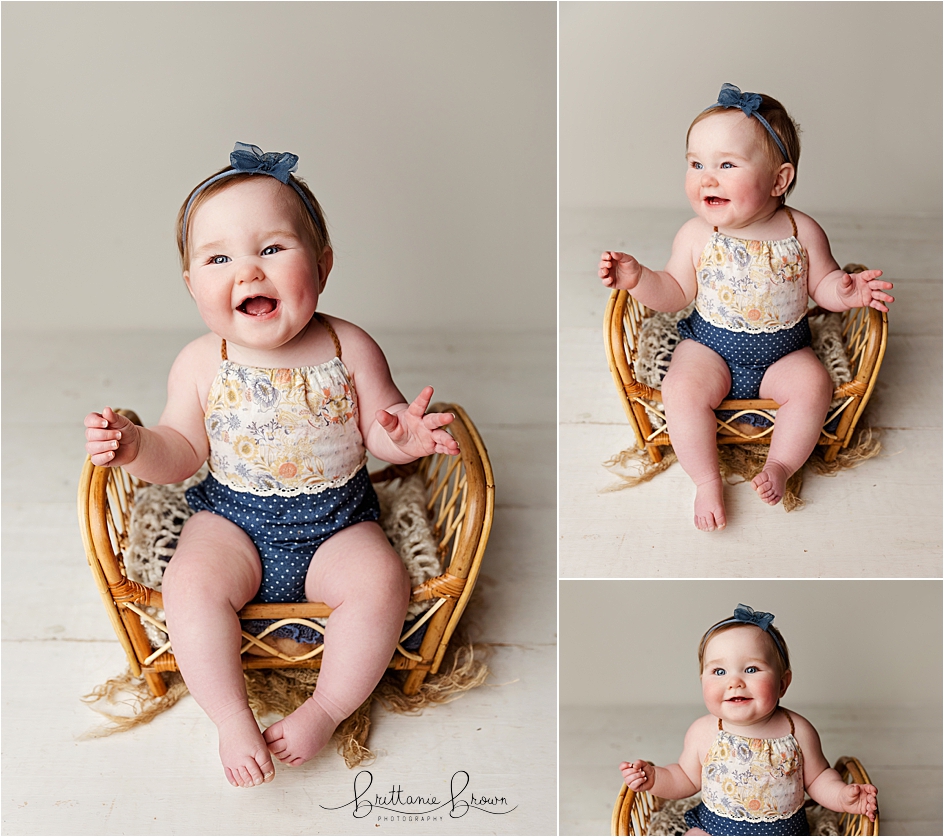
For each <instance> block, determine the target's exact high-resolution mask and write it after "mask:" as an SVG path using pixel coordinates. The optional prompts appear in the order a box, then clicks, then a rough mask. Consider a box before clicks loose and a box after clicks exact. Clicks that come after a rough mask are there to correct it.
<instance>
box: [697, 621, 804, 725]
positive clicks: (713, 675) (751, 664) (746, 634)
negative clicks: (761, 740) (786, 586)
mask: <svg viewBox="0 0 944 837" xmlns="http://www.w3.org/2000/svg"><path fill="white" fill-rule="evenodd" d="M782 666H783V662H782V660H781V659H780V655H779V654H778V653H777V649H776V648H775V647H774V644H773V641H772V640H771V639H770V638H769V637H768V636H767V635H766V634H765V633H764V632H763V631H762V630H761V629H760V628H757V627H755V626H753V625H744V626H738V627H736V628H729V629H727V630H725V631H722V632H721V633H718V634H715V635H713V636H712V637H711V638H710V639H709V640H708V644H707V645H706V646H705V654H704V663H703V669H702V674H701V691H702V697H704V699H705V706H706V707H708V711H709V712H711V714H712V715H714V716H716V717H718V718H721V719H722V720H723V721H727V722H729V723H730V724H731V725H733V726H737V727H745V726H751V725H753V724H758V723H763V722H764V721H766V720H767V719H768V718H769V717H770V716H771V715H772V714H773V713H774V711H776V709H777V703H778V701H779V700H780V698H781V697H782V696H783V694H784V692H786V690H787V686H789V685H790V678H791V674H790V672H786V673H781V668H782Z"/></svg>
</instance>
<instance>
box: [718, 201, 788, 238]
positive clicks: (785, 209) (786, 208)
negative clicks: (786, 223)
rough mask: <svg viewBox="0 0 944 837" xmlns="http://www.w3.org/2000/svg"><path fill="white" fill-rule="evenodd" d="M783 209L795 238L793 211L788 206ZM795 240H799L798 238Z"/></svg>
mask: <svg viewBox="0 0 944 837" xmlns="http://www.w3.org/2000/svg"><path fill="white" fill-rule="evenodd" d="M783 211H784V212H786V213H787V217H788V218H789V219H790V226H791V227H793V237H794V238H797V222H796V221H794V220H793V213H792V212H791V211H790V208H789V207H786V206H785V207H784V208H783ZM713 229H714V231H715V232H718V228H717V227H713ZM797 241H799V239H798V238H797Z"/></svg>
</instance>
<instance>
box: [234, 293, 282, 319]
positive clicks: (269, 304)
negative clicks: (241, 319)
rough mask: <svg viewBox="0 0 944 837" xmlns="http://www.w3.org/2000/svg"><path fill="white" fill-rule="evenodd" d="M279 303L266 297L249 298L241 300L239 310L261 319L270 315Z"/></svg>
mask: <svg viewBox="0 0 944 837" xmlns="http://www.w3.org/2000/svg"><path fill="white" fill-rule="evenodd" d="M278 305H279V301H278V300H277V299H272V298H271V297H268V296H251V297H249V299H245V300H243V302H242V304H241V305H240V306H239V310H240V311H242V312H243V313H244V314H249V315H250V316H252V317H262V316H264V315H266V314H271V313H272V312H273V311H275V309H276V308H277V307H278Z"/></svg>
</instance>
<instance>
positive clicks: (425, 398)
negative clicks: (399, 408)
mask: <svg viewBox="0 0 944 837" xmlns="http://www.w3.org/2000/svg"><path fill="white" fill-rule="evenodd" d="M432 400H433V388H432V387H423V389H422V391H421V392H420V394H419V395H417V396H416V398H414V399H413V403H412V404H410V407H409V410H410V412H411V413H412V414H413V415H415V416H421V415H423V414H424V413H425V412H426V408H427V407H429V402H430V401H432Z"/></svg>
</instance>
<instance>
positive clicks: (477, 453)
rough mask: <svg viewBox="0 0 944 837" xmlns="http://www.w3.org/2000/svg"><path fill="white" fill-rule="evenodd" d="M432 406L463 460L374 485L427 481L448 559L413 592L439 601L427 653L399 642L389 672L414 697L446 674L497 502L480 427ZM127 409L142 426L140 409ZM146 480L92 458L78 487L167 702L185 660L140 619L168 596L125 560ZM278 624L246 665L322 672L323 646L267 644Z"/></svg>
mask: <svg viewBox="0 0 944 837" xmlns="http://www.w3.org/2000/svg"><path fill="white" fill-rule="evenodd" d="M430 409H431V410H432V411H434V412H443V413H454V414H455V416H456V420H455V421H454V422H453V423H452V424H450V425H449V430H450V432H451V433H452V435H453V436H454V437H455V439H456V441H457V442H458V443H459V447H460V451H461V453H460V455H459V456H455V457H451V456H446V455H443V454H435V455H432V456H427V457H424V458H423V459H419V460H417V461H416V462H413V463H410V464H409V465H405V466H389V467H387V468H384V469H383V470H381V471H378V472H376V473H373V474H371V480H372V481H373V482H374V483H382V482H388V481H393V480H396V479H398V478H401V477H405V476H408V475H410V474H413V473H417V472H418V473H419V474H421V475H422V476H423V478H424V480H425V484H426V489H427V497H428V502H427V508H428V510H429V513H430V516H431V522H432V526H433V530H434V533H435V535H436V538H437V540H438V545H439V552H440V556H441V558H442V561H443V572H442V574H441V575H439V576H438V577H436V578H433V579H430V580H429V581H426V582H424V583H423V584H421V585H419V586H417V587H416V588H414V590H413V596H412V598H413V601H428V600H433V602H434V604H433V606H432V607H430V609H429V610H427V611H426V612H425V613H424V614H423V618H422V622H424V623H425V624H426V626H427V627H426V633H425V635H424V636H423V640H422V643H421V645H420V648H419V651H418V652H416V653H413V652H410V651H407V650H406V649H404V648H403V647H402V644H401V645H400V646H398V648H397V650H396V652H395V653H394V656H393V659H392V660H391V662H390V665H389V668H393V669H406V670H408V671H409V674H408V675H407V676H406V678H405V681H404V685H403V690H404V692H405V693H406V694H415V693H416V692H417V691H418V690H419V688H420V686H421V685H422V683H423V680H424V678H425V677H426V675H427V673H429V672H433V673H435V672H436V671H437V670H438V669H439V666H440V663H441V662H442V659H443V655H444V654H445V652H446V648H447V646H448V644H449V639H450V637H452V635H453V633H454V631H455V629H456V626H457V624H458V622H459V618H460V617H461V616H462V612H463V610H465V607H466V604H467V603H468V600H469V596H470V595H471V593H472V589H473V587H474V586H475V581H476V578H477V577H478V573H479V567H480V565H481V562H482V555H483V553H484V551H485V546H486V543H487V541H488V535H489V530H490V529H491V525H492V517H493V514H494V504H495V487H494V482H493V477H492V469H491V464H490V463H489V460H488V453H487V451H486V449H485V445H484V444H483V442H482V439H481V437H480V436H479V434H478V431H477V430H476V428H475V425H474V424H473V423H472V421H471V420H470V419H469V417H468V416H467V415H466V413H465V411H464V410H463V409H462V408H461V407H459V406H458V405H456V404H442V403H440V404H434V405H433V406H432V407H431V408H430ZM121 412H122V413H123V414H124V415H126V416H128V418H130V419H131V420H132V421H134V422H135V423H137V424H140V421H139V419H138V418H137V416H135V415H134V413H132V412H130V411H121ZM144 484H145V483H142V482H141V481H140V480H138V479H136V478H134V477H132V476H130V475H129V474H128V473H126V472H125V471H124V470H123V469H122V468H105V467H100V466H96V465H93V464H92V462H91V460H90V459H88V458H86V461H85V467H84V469H83V470H82V476H81V479H80V482H79V526H80V529H81V531H82V540H83V543H84V545H85V554H86V557H87V559H88V563H89V566H90V567H91V569H92V575H93V576H94V578H95V583H96V586H97V587H98V590H99V593H100V594H101V597H102V601H103V603H104V605H105V609H106V610H107V611H108V615H109V618H110V620H111V624H112V627H113V628H114V629H115V633H116V634H117V635H118V639H119V641H120V642H121V645H122V647H123V648H124V650H125V653H126V654H127V657H128V662H129V665H130V668H131V672H132V674H133V675H134V676H136V677H140V676H142V675H143V677H144V678H145V679H146V681H147V683H148V686H149V687H150V689H151V692H152V693H153V694H154V695H156V696H160V695H163V694H165V693H166V691H167V687H166V684H165V683H164V679H163V677H162V675H161V672H168V671H176V670H177V662H176V660H175V659H174V655H173V652H172V650H171V647H170V643H167V644H166V645H165V646H164V647H162V648H158V649H154V648H152V647H151V643H150V641H149V640H148V637H147V635H146V633H145V630H144V626H143V622H142V620H151V621H152V622H153V621H154V620H153V619H152V617H151V616H149V615H148V613H146V612H145V610H144V609H143V608H146V607H148V606H154V607H157V608H161V607H162V599H161V594H160V593H159V592H158V591H156V590H152V589H151V588H149V587H145V586H144V585H142V584H139V583H137V582H134V581H131V580H130V579H128V578H127V576H126V574H125V567H124V557H123V553H124V551H125V550H126V549H127V547H128V532H129V524H130V520H131V511H132V508H133V507H134V497H135V491H136V490H137V489H138V488H139V487H140V486H142V485H144ZM330 613H331V608H329V607H328V606H327V605H325V604H321V603H315V602H306V603H301V604H249V605H247V606H246V607H245V608H243V609H242V610H241V611H240V617H241V618H242V619H266V620H268V619H275V620H287V621H288V622H300V623H301V624H308V625H309V626H311V627H315V628H317V627H318V626H317V625H314V624H313V623H310V622H305V621H304V620H306V619H314V618H319V617H326V616H328V615H329V614H330ZM158 624H159V623H158ZM276 624H278V623H276ZM283 624H284V623H283ZM160 627H163V626H160ZM244 627H245V626H244ZM273 627H275V625H270V626H269V627H268V628H266V629H265V630H263V631H262V632H261V633H260V634H259V635H258V636H253V635H251V634H248V633H246V632H245V630H244V632H243V637H244V639H245V642H244V644H243V648H242V651H243V654H242V660H243V667H244V668H247V669H257V668H318V667H319V666H320V665H321V656H320V652H321V650H322V648H323V645H317V646H315V647H314V648H312V649H311V650H308V651H307V652H306V653H304V654H301V655H296V656H292V655H289V654H286V653H283V652H282V651H280V650H279V649H278V648H276V647H275V646H274V645H272V644H270V642H267V641H266V636H267V635H268V632H269V631H271V630H272V629H273ZM419 627H420V622H417V623H415V624H414V625H413V626H412V628H411V630H410V632H411V633H412V632H413V630H415V629H418V628H419ZM404 639H405V636H404V637H401V643H402V641H403V640H404ZM250 651H251V652H252V653H250Z"/></svg>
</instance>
